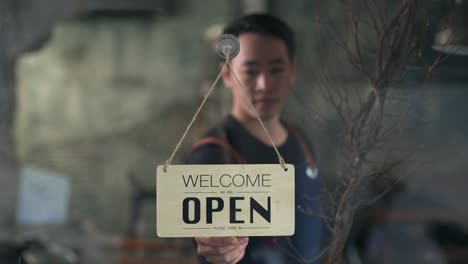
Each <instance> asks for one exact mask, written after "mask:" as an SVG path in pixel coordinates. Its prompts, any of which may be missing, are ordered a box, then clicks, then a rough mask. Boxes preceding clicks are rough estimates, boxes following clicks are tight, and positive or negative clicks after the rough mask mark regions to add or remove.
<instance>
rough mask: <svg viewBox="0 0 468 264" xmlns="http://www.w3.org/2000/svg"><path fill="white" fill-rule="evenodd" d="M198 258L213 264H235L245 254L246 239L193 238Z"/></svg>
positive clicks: (247, 241) (247, 239)
mask: <svg viewBox="0 0 468 264" xmlns="http://www.w3.org/2000/svg"><path fill="white" fill-rule="evenodd" d="M195 241H196V242H197V245H198V249H197V252H198V254H199V255H200V256H204V257H205V258H206V260H207V261H208V262H210V263H214V264H221V263H222V264H235V263H237V262H239V261H240V260H241V259H242V258H243V257H244V254H245V248H246V247H247V244H248V243H249V238H248V237H197V238H195Z"/></svg>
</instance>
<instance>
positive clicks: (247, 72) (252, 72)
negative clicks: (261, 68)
mask: <svg viewBox="0 0 468 264" xmlns="http://www.w3.org/2000/svg"><path fill="white" fill-rule="evenodd" d="M244 73H245V74H246V75H248V76H256V75H257V74H258V71H255V70H247V71H245V72H244Z"/></svg>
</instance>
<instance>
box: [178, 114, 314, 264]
mask: <svg viewBox="0 0 468 264" xmlns="http://www.w3.org/2000/svg"><path fill="white" fill-rule="evenodd" d="M285 127H286V128H287V129H288V137H287V139H286V141H285V142H284V143H283V144H282V145H280V146H277V148H278V151H279V152H280V154H281V156H282V157H283V159H284V160H285V162H286V163H288V164H293V165H294V166H295V167H296V176H295V177H296V181H295V182H296V184H295V185H296V206H298V205H299V206H300V204H301V203H308V202H309V201H304V199H303V198H301V197H300V196H299V195H298V194H300V193H302V194H303V193H304V192H307V193H308V194H311V193H312V194H314V193H315V194H317V193H318V192H319V185H320V184H319V182H318V180H312V179H310V178H308V177H307V176H306V174H305V168H308V167H307V162H306V157H305V154H304V152H303V150H302V149H301V143H300V142H299V140H298V138H296V137H295V136H294V133H293V132H292V131H291V127H289V126H288V125H285ZM207 137H216V138H220V139H222V140H223V141H224V142H226V143H228V144H229V145H230V146H231V147H232V148H233V149H234V150H235V151H236V152H237V153H238V154H240V156H241V157H242V159H243V163H246V164H275V163H279V160H278V156H277V154H276V152H275V150H274V148H273V147H272V146H269V145H266V144H264V143H263V142H261V141H259V140H258V139H257V138H255V137H254V136H253V135H251V134H250V133H249V132H248V131H247V130H246V129H245V128H244V127H243V126H242V125H241V124H240V123H239V122H238V121H237V120H236V119H235V118H234V117H232V116H230V115H229V116H227V117H226V118H225V119H224V120H223V121H222V122H221V123H220V125H218V126H217V127H215V128H213V129H211V130H210V131H209V132H208V133H207V134H206V135H205V136H204V137H203V138H207ZM301 137H302V136H301ZM302 138H303V137H302ZM304 141H305V140H304ZM305 144H306V145H307V147H308V150H309V152H310V153H313V152H312V148H311V145H310V144H309V143H308V142H307V141H305ZM187 163H188V164H224V163H237V161H236V159H235V158H233V157H232V155H230V154H229V151H227V150H226V148H224V147H222V146H221V145H219V144H212V143H207V144H203V145H201V146H199V147H197V148H195V149H194V150H193V151H192V153H191V155H190V157H189V159H188V160H187ZM298 168H299V171H303V173H301V172H299V173H298ZM301 168H302V169H301ZM298 189H299V190H303V191H298ZM312 196H314V195H312ZM301 201H303V202H301ZM307 207H310V206H307ZM312 207H313V208H316V209H317V208H318V203H316V204H315V205H313V206H312ZM317 210H318V209H317ZM298 214H299V213H298V212H296V234H295V235H294V236H292V237H291V238H292V239H291V240H288V239H289V238H286V237H278V239H277V240H275V241H279V240H281V241H282V242H281V241H279V242H277V244H275V245H271V244H272V243H271V241H272V239H271V237H250V238H249V245H248V246H247V249H246V253H245V256H244V258H243V260H242V261H241V262H240V263H248V264H263V263H272V262H273V260H271V261H270V260H269V258H274V260H275V261H278V262H275V263H304V262H303V261H302V262H301V261H300V260H298V258H297V256H296V257H294V255H295V254H294V252H295V251H296V249H298V248H306V247H310V245H311V244H310V243H309V242H304V243H302V242H301V241H305V240H311V239H310V238H309V237H308V236H306V237H304V234H306V233H307V234H308V233H313V234H314V235H313V236H315V234H316V233H317V231H316V230H315V231H314V230H312V231H311V230H308V229H310V227H311V226H312V227H313V228H315V229H321V222H320V220H319V219H318V218H317V217H314V219H312V217H311V216H309V215H308V216H304V215H298ZM303 226H304V227H305V228H302V227H303ZM304 231H305V232H304ZM301 232H302V233H301ZM318 233H319V234H317V236H318V237H319V238H318V239H315V240H320V236H321V231H319V232H318ZM291 241H292V244H293V246H294V248H291V243H290V242H291ZM317 244H318V246H316V245H317ZM319 244H320V242H318V243H316V241H314V242H313V246H312V247H316V249H314V250H313V251H311V252H312V253H310V252H309V253H310V254H313V255H316V254H317V253H318V252H319V247H320V245H319ZM305 250H306V251H308V249H305ZM306 255H307V254H306ZM280 259H282V261H279V260H280ZM309 259H310V256H309ZM200 262H201V263H207V262H206V261H205V260H204V258H202V257H200ZM309 263H310V262H309ZM315 263H318V262H313V264H315Z"/></svg>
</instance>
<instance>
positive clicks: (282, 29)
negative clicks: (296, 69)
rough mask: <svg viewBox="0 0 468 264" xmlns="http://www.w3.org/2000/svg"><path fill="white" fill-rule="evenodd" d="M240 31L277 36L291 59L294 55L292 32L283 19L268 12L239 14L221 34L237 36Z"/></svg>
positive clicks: (294, 46) (294, 44) (294, 45)
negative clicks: (284, 45)
mask: <svg viewBox="0 0 468 264" xmlns="http://www.w3.org/2000/svg"><path fill="white" fill-rule="evenodd" d="M242 33H255V34H261V35H268V36H273V37H278V38H279V39H281V40H283V41H284V43H285V44H286V48H287V50H288V55H289V57H290V58H291V59H293V58H294V56H295V55H296V43H295V40H294V32H293V30H292V29H291V27H290V26H289V25H288V24H286V23H285V22H284V21H283V20H281V19H279V18H278V17H275V16H273V15H270V14H263V13H262V14H249V15H244V16H241V17H240V18H238V19H236V20H234V21H233V22H231V23H230V24H228V25H226V26H225V27H224V30H223V34H232V35H234V36H236V37H239V35H240V34H242Z"/></svg>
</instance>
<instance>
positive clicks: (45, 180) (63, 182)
mask: <svg viewBox="0 0 468 264" xmlns="http://www.w3.org/2000/svg"><path fill="white" fill-rule="evenodd" d="M20 172H21V174H20V186H19V198H18V206H17V211H16V218H17V221H18V222H19V223H20V224H64V223H65V222H66V220H67V211H68V200H69V196H70V182H69V180H68V178H67V177H66V176H64V175H60V174H57V173H54V172H50V171H46V170H42V169H38V168H31V167H26V168H21V171H20Z"/></svg>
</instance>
